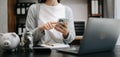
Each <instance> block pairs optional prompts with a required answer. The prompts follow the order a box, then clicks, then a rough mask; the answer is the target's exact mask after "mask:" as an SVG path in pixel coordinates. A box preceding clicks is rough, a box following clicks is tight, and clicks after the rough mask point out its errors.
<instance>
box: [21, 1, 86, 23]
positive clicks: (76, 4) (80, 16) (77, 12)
mask: <svg viewBox="0 0 120 57" xmlns="http://www.w3.org/2000/svg"><path fill="white" fill-rule="evenodd" d="M30 1H31V2H36V3H37V1H38V0H19V2H30ZM61 3H62V4H65V5H67V6H70V7H71V8H72V10H73V15H74V20H75V21H81V20H87V0H61Z"/></svg>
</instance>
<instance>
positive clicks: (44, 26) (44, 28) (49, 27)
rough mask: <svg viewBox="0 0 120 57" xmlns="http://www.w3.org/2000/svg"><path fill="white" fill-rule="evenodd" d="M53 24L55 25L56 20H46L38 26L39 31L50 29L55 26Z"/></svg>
mask: <svg viewBox="0 0 120 57" xmlns="http://www.w3.org/2000/svg"><path fill="white" fill-rule="evenodd" d="M55 25H56V22H48V23H46V24H43V25H41V26H40V27H39V28H40V30H41V31H44V30H50V29H53V28H55Z"/></svg>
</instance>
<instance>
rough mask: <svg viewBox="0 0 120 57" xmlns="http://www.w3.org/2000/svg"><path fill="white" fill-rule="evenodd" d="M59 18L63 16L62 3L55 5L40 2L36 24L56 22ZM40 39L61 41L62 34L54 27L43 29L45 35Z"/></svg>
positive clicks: (43, 41) (47, 41) (48, 41)
mask: <svg viewBox="0 0 120 57" xmlns="http://www.w3.org/2000/svg"><path fill="white" fill-rule="evenodd" d="M59 18H65V7H64V6H63V5H62V4H58V5H56V6H48V5H46V4H41V6H40V11H39V20H38V26H40V25H42V24H45V23H47V22H50V21H55V22H57V21H58V20H59ZM41 41H42V43H63V36H62V33H60V32H58V31H56V30H55V29H51V30H45V37H44V38H42V39H41Z"/></svg>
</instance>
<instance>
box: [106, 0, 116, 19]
mask: <svg viewBox="0 0 120 57" xmlns="http://www.w3.org/2000/svg"><path fill="white" fill-rule="evenodd" d="M104 17H105V18H114V0H104Z"/></svg>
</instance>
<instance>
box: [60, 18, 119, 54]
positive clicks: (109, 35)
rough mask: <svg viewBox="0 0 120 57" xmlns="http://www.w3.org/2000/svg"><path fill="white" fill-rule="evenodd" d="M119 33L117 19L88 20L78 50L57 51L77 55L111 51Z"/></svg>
mask: <svg viewBox="0 0 120 57" xmlns="http://www.w3.org/2000/svg"><path fill="white" fill-rule="evenodd" d="M119 32H120V20H118V19H110V18H90V19H89V20H88V22H87V26H86V29H85V33H84V36H83V39H82V40H81V42H80V45H79V48H71V49H70V48H69V49H58V51H59V52H65V53H71V54H77V55H78V54H89V53H94V52H102V51H111V50H113V49H114V47H115V44H116V41H117V39H118V36H119V34H120V33H119Z"/></svg>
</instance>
